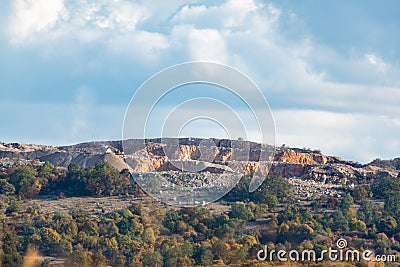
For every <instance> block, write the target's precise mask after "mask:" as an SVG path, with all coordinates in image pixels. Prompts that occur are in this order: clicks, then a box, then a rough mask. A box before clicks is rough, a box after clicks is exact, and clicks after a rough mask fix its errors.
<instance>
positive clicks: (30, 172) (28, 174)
mask: <svg viewBox="0 0 400 267" xmlns="http://www.w3.org/2000/svg"><path fill="white" fill-rule="evenodd" d="M36 175H37V173H36V171H35V169H34V168H33V166H32V165H23V166H19V167H17V168H16V169H15V170H14V172H12V173H11V174H10V178H9V181H10V183H11V184H12V185H13V186H14V187H15V191H16V193H17V194H19V195H20V196H22V197H26V198H34V197H36V196H37V194H38V193H39V191H40V188H39V190H38V188H36V187H35V180H36Z"/></svg>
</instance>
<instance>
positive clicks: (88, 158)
mask: <svg viewBox="0 0 400 267" xmlns="http://www.w3.org/2000/svg"><path fill="white" fill-rule="evenodd" d="M202 141H203V140H202V139H197V138H184V139H179V140H177V139H167V140H161V139H151V140H146V141H145V142H144V141H143V140H130V141H129V142H130V143H129V144H130V145H129V146H128V148H129V149H126V151H122V150H123V148H122V147H123V146H122V142H121V141H105V142H88V143H82V144H77V145H72V146H60V147H53V146H38V145H24V144H17V143H14V144H5V143H0V159H1V160H0V167H1V165H5V164H6V163H7V164H12V163H13V162H16V161H21V160H24V161H32V160H36V161H41V162H44V161H49V162H50V163H52V164H54V165H57V166H61V167H67V166H68V165H69V164H77V165H79V166H81V167H89V166H92V165H94V164H95V163H96V162H98V161H104V162H109V163H110V164H112V165H113V166H114V167H116V168H117V169H119V170H122V169H124V168H127V165H126V163H125V161H127V162H129V166H130V167H131V171H133V172H139V173H146V172H153V171H163V172H168V171H178V170H180V169H185V170H197V169H198V168H200V169H201V170H202V171H203V172H210V173H221V172H230V171H231V172H235V171H238V170H240V171H241V172H244V173H248V174H249V173H252V172H256V171H259V172H261V173H262V174H266V173H267V171H268V170H269V171H270V173H272V174H274V175H279V176H283V177H286V178H292V177H297V178H301V179H303V180H308V179H309V180H314V181H319V182H323V183H333V184H352V183H354V184H360V183H368V182H371V181H373V180H374V179H379V178H380V177H384V176H388V175H391V176H397V175H398V171H396V170H392V169H385V168H381V167H377V166H373V165H368V164H367V165H362V164H359V163H354V162H351V161H345V160H343V159H341V158H338V157H333V156H326V155H323V154H321V153H319V152H315V151H311V150H304V149H296V148H275V147H271V146H267V145H261V144H257V143H253V142H246V141H231V140H219V139H212V141H213V142H212V145H210V143H206V144H204V143H203V142H202ZM205 146H208V147H207V149H204V147H205ZM232 147H235V149H232ZM271 150H274V152H275V153H274V157H273V158H269V159H265V160H268V161H270V162H272V164H263V163H265V162H261V165H260V162H259V159H260V154H261V152H262V151H270V152H271ZM248 151H250V153H248Z"/></svg>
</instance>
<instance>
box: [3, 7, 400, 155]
mask: <svg viewBox="0 0 400 267" xmlns="http://www.w3.org/2000/svg"><path fill="white" fill-rule="evenodd" d="M398 10H400V3H399V2H398V1H395V0H392V1H390V0H388V1H384V2H379V1H309V0H305V1H295V0H292V1H289V0H284V1H271V2H270V1H251V0H237V1H233V0H227V1H213V2H212V3H210V2H208V1H207V2H206V1H204V2H202V1H179V0H173V1H123V0H115V1H105V0H103V1H92V0H90V1H89V0H77V1H70V0H35V1H34V0H15V1H1V3H0V23H1V25H2V27H1V28H0V82H1V85H0V93H1V97H0V112H1V114H2V116H0V124H1V125H3V130H2V131H1V135H0V141H3V142H24V143H42V144H54V145H60V144H70V143H77V142H82V141H88V140H102V139H120V138H121V132H122V123H123V117H124V112H125V109H126V107H127V105H128V103H129V100H130V98H131V97H132V95H133V93H134V91H135V90H136V88H138V87H139V86H140V85H141V84H142V83H143V82H144V81H145V80H146V79H147V78H149V77H150V76H151V75H153V74H154V73H156V72H158V71H160V70H162V69H164V68H166V67H168V66H171V65H174V64H178V63H182V62H187V61H192V60H201V61H204V60H209V61H213V62H220V63H224V64H227V65H230V66H233V67H235V68H237V69H239V70H241V71H242V72H243V73H245V74H246V75H248V76H249V77H251V78H252V79H253V80H254V81H255V82H256V83H257V84H258V86H259V87H260V89H261V90H262V91H263V92H264V94H265V96H266V98H267V99H268V101H269V104H270V106H271V109H272V112H273V115H274V118H275V124H276V144H277V145H281V144H283V143H284V144H286V145H291V146H298V147H311V148H318V149H321V150H322V151H323V152H324V153H326V154H333V155H339V156H342V157H343V158H346V159H352V160H357V161H362V162H367V161H370V160H372V159H374V158H376V157H380V158H393V157H396V156H399V155H400V139H399V137H398V136H399V133H400V105H399V104H400V60H399V59H400V48H399V47H400V32H399V31H400V30H399V29H400V17H399V16H398V14H397V13H398ZM221 98H223V97H221ZM215 112H218V110H216V111H215ZM199 128H201V127H200V126H199ZM194 132H196V130H195V129H194ZM210 133H211V134H212V129H210ZM187 134H190V132H188V133H187Z"/></svg>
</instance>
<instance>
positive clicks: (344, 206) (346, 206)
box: [339, 193, 354, 211]
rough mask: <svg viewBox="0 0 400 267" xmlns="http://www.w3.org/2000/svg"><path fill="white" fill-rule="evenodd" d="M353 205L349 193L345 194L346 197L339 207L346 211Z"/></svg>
mask: <svg viewBox="0 0 400 267" xmlns="http://www.w3.org/2000/svg"><path fill="white" fill-rule="evenodd" d="M353 204H354V199H353V197H352V196H351V195H350V193H347V194H346V196H345V197H344V198H343V199H342V201H341V202H340V205H339V206H340V208H341V209H342V211H347V210H348V209H350V207H351V205H353Z"/></svg>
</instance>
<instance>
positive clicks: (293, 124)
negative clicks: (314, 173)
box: [274, 109, 400, 162]
mask: <svg viewBox="0 0 400 267" xmlns="http://www.w3.org/2000/svg"><path fill="white" fill-rule="evenodd" d="M274 116H275V122H276V128H277V144H278V145H279V144H283V143H285V144H286V145H292V146H301V147H310V146H312V148H314V149H321V150H322V151H323V152H324V153H326V154H330V155H339V156H342V157H344V158H347V159H357V160H360V161H363V162H369V161H371V160H373V159H375V158H377V157H380V158H390V157H393V155H396V154H398V151H400V142H399V141H398V138H397V136H398V133H399V132H400V125H399V124H396V121H395V120H394V119H393V118H390V117H387V116H379V115H374V114H357V113H338V112H328V111H320V110H295V109H292V110H277V111H275V112H274Z"/></svg>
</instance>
